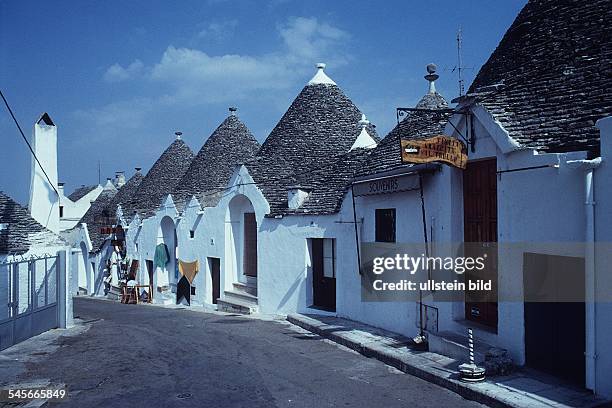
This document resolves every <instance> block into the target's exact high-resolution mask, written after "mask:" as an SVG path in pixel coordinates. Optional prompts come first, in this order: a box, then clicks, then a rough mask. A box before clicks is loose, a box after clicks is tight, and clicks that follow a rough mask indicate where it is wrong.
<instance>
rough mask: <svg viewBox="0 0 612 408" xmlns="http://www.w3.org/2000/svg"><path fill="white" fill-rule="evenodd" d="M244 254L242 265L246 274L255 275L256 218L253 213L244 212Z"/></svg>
mask: <svg viewBox="0 0 612 408" xmlns="http://www.w3.org/2000/svg"><path fill="white" fill-rule="evenodd" d="M243 249H244V254H243V259H242V267H243V271H244V274H245V275H246V276H253V277H255V276H257V220H256V219H255V213H244V247H243Z"/></svg>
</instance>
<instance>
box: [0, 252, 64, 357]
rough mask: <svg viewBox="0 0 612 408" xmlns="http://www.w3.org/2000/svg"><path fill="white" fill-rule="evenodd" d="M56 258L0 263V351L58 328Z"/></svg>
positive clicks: (42, 257)
mask: <svg viewBox="0 0 612 408" xmlns="http://www.w3.org/2000/svg"><path fill="white" fill-rule="evenodd" d="M59 265H60V259H59V255H44V256H32V257H29V258H27V259H24V258H19V257H17V258H14V259H11V260H10V261H5V262H1V263H0V350H3V349H5V348H7V347H10V346H12V345H13V344H16V343H19V342H21V341H23V340H26V339H28V338H30V337H32V336H36V335H38V334H40V333H43V332H45V331H47V330H50V329H53V328H56V327H58V326H59V312H58V307H57V299H58V294H59V292H58V289H59V285H58V279H59V273H58V271H59Z"/></svg>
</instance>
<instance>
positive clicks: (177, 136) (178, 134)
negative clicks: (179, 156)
mask: <svg viewBox="0 0 612 408" xmlns="http://www.w3.org/2000/svg"><path fill="white" fill-rule="evenodd" d="M174 134H175V136H176V140H181V136H182V135H183V132H174Z"/></svg>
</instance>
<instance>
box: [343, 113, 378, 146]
mask: <svg viewBox="0 0 612 408" xmlns="http://www.w3.org/2000/svg"><path fill="white" fill-rule="evenodd" d="M357 123H359V125H360V126H361V132H360V133H359V136H357V139H355V142H354V143H353V146H351V148H350V150H353V149H357V148H362V149H373V148H375V147H376V145H377V143H376V140H374V138H373V137H372V136H370V134H369V133H368V130H367V129H366V128H367V127H368V125H369V124H370V121H369V120H368V119H367V118H366V115H365V114H364V113H362V114H361V120H360V121H359V122H357Z"/></svg>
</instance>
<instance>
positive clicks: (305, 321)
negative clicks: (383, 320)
mask: <svg viewBox="0 0 612 408" xmlns="http://www.w3.org/2000/svg"><path fill="white" fill-rule="evenodd" d="M287 321H288V322H289V323H292V324H295V325H296V326H299V327H301V328H303V329H305V330H308V331H310V332H312V333H315V334H318V335H319V336H321V337H324V338H326V339H328V340H331V341H333V342H335V343H338V344H341V345H343V346H345V347H348V348H350V349H352V350H354V351H356V352H358V353H360V354H362V355H364V356H366V357H369V358H375V359H377V360H379V361H381V362H383V363H385V364H387V365H390V366H392V367H395V368H397V369H398V370H400V371H402V372H404V373H406V374H410V375H413V376H415V377H418V378H420V379H422V380H425V381H427V382H430V383H433V384H436V385H439V386H441V387H444V388H446V389H448V390H450V391H453V392H455V393H457V394H459V395H461V396H462V397H463V398H465V399H469V400H472V401H476V402H479V403H481V404H485V405H488V406H490V407H494V408H521V407H524V405H517V404H513V403H511V402H510V401H503V400H500V399H498V398H495V397H494V396H493V395H491V394H492V393H493V390H487V389H482V388H485V387H482V386H483V385H486V383H480V384H468V383H463V382H461V381H459V380H457V379H454V378H450V377H447V376H446V375H445V374H447V373H446V372H441V371H440V370H438V369H436V368H435V367H434V366H432V365H431V364H430V365H425V364H424V365H416V364H414V363H413V364H411V363H410V362H409V361H406V360H408V359H402V358H401V357H399V356H397V355H396V354H395V353H394V352H393V351H392V350H390V349H389V347H386V346H385V345H381V344H380V342H378V341H371V342H366V343H360V342H358V341H356V340H353V339H350V338H348V336H346V335H343V334H344V333H346V332H342V331H338V330H337V329H339V328H340V327H341V326H333V325H328V324H325V323H321V322H319V321H317V320H315V319H311V318H309V317H307V316H298V315H294V314H293V315H292V314H290V315H288V316H287ZM417 356H418V355H417ZM487 391H488V392H487Z"/></svg>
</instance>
